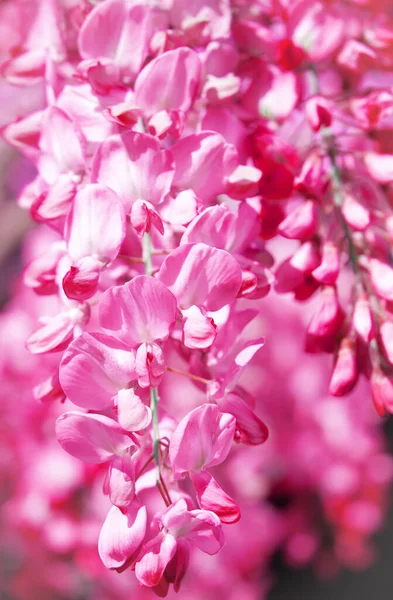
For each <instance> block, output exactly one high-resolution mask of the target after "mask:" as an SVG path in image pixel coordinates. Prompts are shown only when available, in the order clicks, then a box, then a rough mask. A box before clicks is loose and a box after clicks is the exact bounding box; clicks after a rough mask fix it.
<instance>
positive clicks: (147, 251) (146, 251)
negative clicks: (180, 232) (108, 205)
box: [142, 233, 161, 482]
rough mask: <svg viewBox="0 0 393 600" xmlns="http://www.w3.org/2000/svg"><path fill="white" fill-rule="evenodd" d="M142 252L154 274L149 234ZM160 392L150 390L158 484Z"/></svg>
mask: <svg viewBox="0 0 393 600" xmlns="http://www.w3.org/2000/svg"><path fill="white" fill-rule="evenodd" d="M142 252H143V262H144V264H145V273H146V275H152V274H153V259H152V256H153V244H152V243H151V237H150V235H149V234H148V233H145V235H144V236H143V242H142ZM158 402H159V397H158V392H157V389H156V388H154V387H152V388H150V409H151V413H152V421H153V456H154V460H155V462H156V477H157V482H159V481H160V479H161V473H160V453H159V444H160V432H159V429H158Z"/></svg>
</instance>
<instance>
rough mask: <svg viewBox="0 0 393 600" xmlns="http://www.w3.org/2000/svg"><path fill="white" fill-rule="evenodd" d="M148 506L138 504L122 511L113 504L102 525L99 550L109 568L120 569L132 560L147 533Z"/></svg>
mask: <svg viewBox="0 0 393 600" xmlns="http://www.w3.org/2000/svg"><path fill="white" fill-rule="evenodd" d="M146 521H147V515H146V507H145V506H138V505H136V504H134V505H132V506H130V507H129V508H128V509H127V511H126V512H124V513H123V512H122V511H121V510H119V509H118V508H117V507H116V506H113V507H112V508H111V509H110V511H109V513H108V515H107V517H106V519H105V521H104V524H103V526H102V529H101V532H100V537H99V539H98V552H99V555H100V558H101V560H102V562H103V563H104V565H105V566H106V567H107V568H108V569H116V570H118V571H120V570H123V568H126V567H127V566H128V564H129V563H130V562H132V558H133V556H135V555H136V553H137V551H138V550H139V547H140V546H141V544H142V542H143V540H144V538H145V534H146Z"/></svg>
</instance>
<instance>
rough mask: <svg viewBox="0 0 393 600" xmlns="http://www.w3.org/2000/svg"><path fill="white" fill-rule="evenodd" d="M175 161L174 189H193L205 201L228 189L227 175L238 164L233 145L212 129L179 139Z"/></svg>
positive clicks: (174, 148) (173, 149) (175, 148)
mask: <svg viewBox="0 0 393 600" xmlns="http://www.w3.org/2000/svg"><path fill="white" fill-rule="evenodd" d="M171 152H172V155H173V157H174V160H175V176H174V179H173V184H172V185H173V189H174V190H175V191H178V192H180V191H182V190H187V189H192V190H193V191H194V192H195V194H196V196H197V197H198V198H199V199H200V200H201V201H202V202H209V201H210V200H213V199H214V198H215V197H216V196H217V195H218V194H222V193H224V192H225V190H226V186H227V182H228V178H229V177H230V175H231V174H232V173H233V171H234V170H235V169H236V167H237V166H238V156H237V152H236V149H235V147H234V146H232V144H228V143H227V142H226V141H225V139H224V138H223V137H222V136H221V135H218V134H217V133H214V132H213V131H203V132H201V133H198V134H193V135H189V136H187V137H184V138H182V139H180V140H179V141H178V142H176V144H174V145H173V146H172V147H171Z"/></svg>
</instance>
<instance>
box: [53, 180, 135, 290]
mask: <svg viewBox="0 0 393 600" xmlns="http://www.w3.org/2000/svg"><path fill="white" fill-rule="evenodd" d="M124 236H125V223H124V212H123V207H122V205H121V202H120V200H119V198H118V197H117V195H116V194H115V192H113V191H112V190H111V189H110V188H108V187H106V186H103V185H98V184H90V185H87V186H86V187H84V188H83V189H82V190H81V191H80V192H78V194H77V195H76V196H75V200H74V203H73V206H72V210H71V212H70V214H69V216H68V219H67V223H66V232H65V239H66V241H67V249H68V254H69V256H70V258H71V260H72V262H73V266H72V267H71V269H70V271H69V272H68V273H67V274H66V275H65V277H64V279H63V288H64V291H65V293H66V294H67V296H68V297H69V298H73V299H75V300H86V299H88V298H90V297H91V296H93V295H94V293H95V292H96V290H97V287H98V279H99V275H100V271H101V269H102V268H104V267H105V266H106V265H107V264H108V263H110V262H112V261H113V260H114V259H115V258H116V257H117V255H118V253H119V250H120V246H121V244H122V242H123V239H124Z"/></svg>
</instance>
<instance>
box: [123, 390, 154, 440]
mask: <svg viewBox="0 0 393 600" xmlns="http://www.w3.org/2000/svg"><path fill="white" fill-rule="evenodd" d="M116 404H117V420H118V421H119V424H120V425H121V426H122V427H123V429H126V430H127V431H142V430H143V429H145V428H146V427H148V426H149V425H150V422H151V410H150V408H149V407H148V406H145V405H144V404H143V402H142V400H141V399H140V398H139V396H137V395H136V393H135V392H134V390H133V389H131V388H130V389H127V390H120V391H119V393H118V394H117V397H116Z"/></svg>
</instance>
